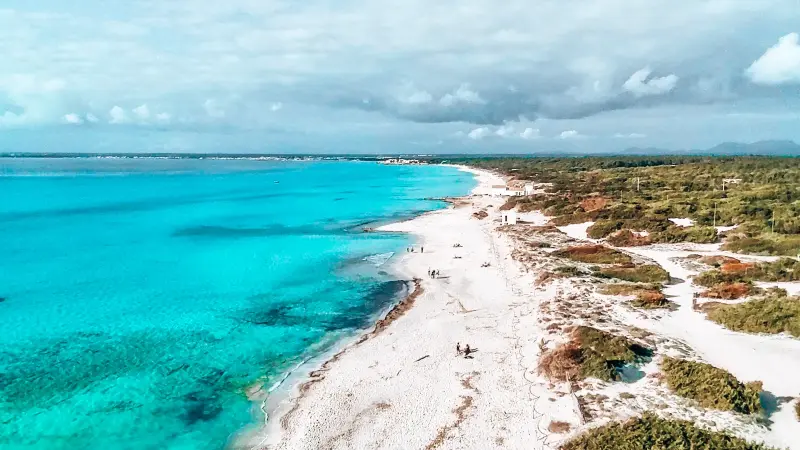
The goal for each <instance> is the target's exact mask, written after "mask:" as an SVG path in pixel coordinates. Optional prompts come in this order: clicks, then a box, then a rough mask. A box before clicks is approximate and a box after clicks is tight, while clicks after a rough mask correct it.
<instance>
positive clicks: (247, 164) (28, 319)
mask: <svg viewBox="0 0 800 450" xmlns="http://www.w3.org/2000/svg"><path fill="white" fill-rule="evenodd" d="M473 185H474V181H473V180H472V178H471V176H470V175H468V174H466V173H462V172H458V171H456V170H455V169H452V168H446V167H405V166H381V165H378V164H374V163H358V162H275V161H220V160H216V161H213V160H148V159H137V160H8V159H5V160H3V159H0V299H2V301H0V447H2V448H3V449H8V450H11V449H40V448H41V449H49V450H55V449H111V448H113V449H156V448H157V449H218V448H223V447H224V446H225V444H226V442H227V441H228V439H230V437H231V436H232V434H234V433H236V432H237V430H239V429H241V427H243V426H245V425H246V424H248V423H249V422H251V420H252V419H253V415H252V411H251V408H253V405H252V404H251V403H250V402H248V401H247V399H246V396H245V395H244V391H245V389H246V388H247V387H249V386H251V385H252V384H253V383H254V382H256V381H260V382H262V383H264V384H265V385H267V386H269V385H271V384H272V383H273V382H274V381H275V380H276V379H278V377H279V376H280V375H281V374H282V373H284V372H285V371H286V370H287V369H289V368H291V367H294V366H295V365H296V364H297V363H298V362H299V361H301V360H303V358H306V357H308V356H310V355H311V354H313V353H314V352H318V351H320V350H323V349H324V348H325V347H326V346H328V345H330V344H331V342H332V341H334V340H335V339H336V337H340V336H342V335H345V334H350V333H352V332H354V331H355V330H358V329H361V328H363V327H365V326H368V325H369V323H370V321H371V320H372V318H373V317H374V315H375V314H376V313H378V312H380V311H381V310H384V309H385V308H387V307H388V306H389V305H390V304H391V303H392V302H393V301H395V299H396V297H397V295H400V294H401V293H402V291H403V289H404V284H403V283H402V282H400V281H397V280H392V279H391V278H390V277H389V276H388V275H386V274H385V273H382V272H381V269H380V264H381V263H383V262H385V260H386V259H387V257H388V256H390V255H391V254H392V252H397V251H404V249H405V247H406V246H407V245H408V244H409V241H408V237H406V236H403V235H396V234H379V233H363V232H359V231H358V230H360V228H361V225H363V224H365V223H371V222H375V221H389V220H396V219H398V218H403V217H407V216H410V215H413V214H417V213H419V212H422V211H427V210H432V209H436V208H439V207H442V206H443V204H442V203H441V202H437V201H429V200H425V198H429V197H442V196H449V195H463V194H465V193H466V192H468V191H469V189H470V188H472V187H473Z"/></svg>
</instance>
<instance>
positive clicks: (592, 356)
mask: <svg viewBox="0 0 800 450" xmlns="http://www.w3.org/2000/svg"><path fill="white" fill-rule="evenodd" d="M570 338H571V339H570V341H569V342H567V343H565V344H562V345H560V346H558V347H556V348H555V349H553V350H550V351H549V352H547V353H545V354H544V355H543V356H542V358H541V359H540V360H539V371H540V372H541V373H544V374H546V375H547V376H548V377H550V378H553V379H559V380H563V381H566V380H576V379H585V378H589V377H593V378H598V379H601V380H605V381H619V380H621V375H620V373H619V371H618V369H619V368H620V367H622V366H624V365H626V364H639V363H641V362H643V361H645V360H646V358H649V357H651V356H652V355H653V351H652V350H651V349H649V348H647V347H643V346H641V345H639V344H637V343H635V342H633V341H632V340H630V339H628V338H626V337H624V336H617V335H614V334H611V333H607V332H605V331H601V330H598V329H596V328H592V327H586V326H580V327H576V328H575V329H574V330H573V331H572V333H571V335H570Z"/></svg>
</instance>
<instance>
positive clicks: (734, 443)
mask: <svg viewBox="0 0 800 450" xmlns="http://www.w3.org/2000/svg"><path fill="white" fill-rule="evenodd" d="M609 449H637V450H638V449H654V450H655V449H658V450H689V449H697V450H717V449H719V450H722V449H724V450H770V448H769V447H766V446H764V445H762V444H752V443H749V442H747V441H745V440H743V439H740V438H737V437H734V436H731V435H728V434H725V433H720V432H714V431H708V430H704V429H702V428H699V427H697V426H696V425H695V424H694V423H692V422H689V421H686V420H667V419H662V418H660V417H658V416H656V415H655V414H652V413H645V414H644V416H642V417H639V418H634V419H630V420H628V421H627V422H623V423H619V422H615V423H610V424H608V425H605V426H602V427H599V428H595V429H592V430H589V431H587V432H586V433H584V434H581V435H580V436H577V437H575V438H574V439H571V440H569V441H568V442H567V443H565V444H564V445H562V446H561V450H609Z"/></svg>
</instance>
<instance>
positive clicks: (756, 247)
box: [722, 234, 800, 256]
mask: <svg viewBox="0 0 800 450" xmlns="http://www.w3.org/2000/svg"><path fill="white" fill-rule="evenodd" d="M722 249H723V250H728V251H731V252H737V253H750V254H754V255H777V256H797V255H798V254H800V236H798V235H791V236H777V235H773V234H765V235H764V236H759V237H743V238H734V239H731V240H728V241H727V242H725V244H723V245H722Z"/></svg>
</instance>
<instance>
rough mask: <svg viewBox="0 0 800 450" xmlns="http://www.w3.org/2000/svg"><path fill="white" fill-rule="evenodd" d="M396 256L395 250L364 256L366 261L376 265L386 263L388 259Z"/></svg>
mask: <svg viewBox="0 0 800 450" xmlns="http://www.w3.org/2000/svg"><path fill="white" fill-rule="evenodd" d="M392 256H394V252H387V253H378V254H377V255H369V256H365V257H364V261H367V262H369V263H372V264H373V265H374V266H375V267H380V266H382V265H384V264H386V261H389V259H390V258H391V257H392Z"/></svg>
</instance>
